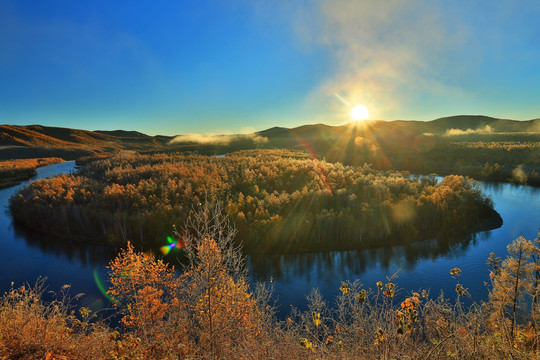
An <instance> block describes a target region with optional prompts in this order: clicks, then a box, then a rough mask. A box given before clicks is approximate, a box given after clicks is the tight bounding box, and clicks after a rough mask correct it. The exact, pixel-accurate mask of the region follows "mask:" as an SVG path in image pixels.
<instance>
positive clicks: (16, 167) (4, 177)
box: [0, 157, 64, 189]
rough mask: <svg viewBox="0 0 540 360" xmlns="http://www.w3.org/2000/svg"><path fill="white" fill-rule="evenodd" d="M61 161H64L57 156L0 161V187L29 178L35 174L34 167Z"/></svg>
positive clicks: (12, 184) (15, 183)
mask: <svg viewBox="0 0 540 360" xmlns="http://www.w3.org/2000/svg"><path fill="white" fill-rule="evenodd" d="M61 162H64V159H61V158H58V157H50V158H35V159H15V160H3V161H0V189H4V188H7V187H10V186H14V185H17V184H19V183H21V182H22V181H26V180H28V179H30V178H31V177H32V176H35V175H36V169H37V168H39V167H42V166H47V165H52V164H58V163H61Z"/></svg>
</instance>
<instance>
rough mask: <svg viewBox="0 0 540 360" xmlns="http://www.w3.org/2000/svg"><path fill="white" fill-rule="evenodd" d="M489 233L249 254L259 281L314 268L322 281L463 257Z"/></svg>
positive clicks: (256, 278) (249, 260)
mask: <svg viewBox="0 0 540 360" xmlns="http://www.w3.org/2000/svg"><path fill="white" fill-rule="evenodd" d="M489 236H490V232H489V231H488V232H481V233H476V234H469V235H467V236H466V237H465V238H445V239H431V240H424V241H418V242H414V243H412V244H407V245H398V246H386V247H380V248H373V249H366V250H351V251H332V252H320V253H307V254H281V255H280V254H271V255H260V254H256V255H249V256H248V259H247V260H248V266H249V268H250V272H251V274H252V277H253V279H254V280H256V281H265V280H266V279H268V278H270V277H271V278H272V279H274V280H277V281H279V280H285V281H288V280H290V278H291V277H303V276H306V275H307V274H309V273H312V272H313V271H315V272H317V277H318V278H319V279H321V280H323V282H325V283H328V282H334V281H335V274H336V273H345V272H352V273H354V274H357V275H358V276H361V275H362V274H363V273H365V272H366V271H367V270H369V269H372V268H374V267H377V266H379V267H380V268H381V269H383V270H387V271H390V269H391V268H394V267H396V266H397V267H398V268H400V269H401V270H405V271H407V270H412V269H414V268H415V267H416V265H417V264H418V262H419V261H421V260H426V259H428V260H436V259H437V258H439V257H443V256H445V257H456V258H457V257H460V256H462V255H463V254H464V253H466V251H467V249H468V248H469V246H470V245H475V244H476V243H477V241H478V240H486V239H488V238H489Z"/></svg>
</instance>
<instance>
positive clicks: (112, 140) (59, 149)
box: [0, 125, 161, 160]
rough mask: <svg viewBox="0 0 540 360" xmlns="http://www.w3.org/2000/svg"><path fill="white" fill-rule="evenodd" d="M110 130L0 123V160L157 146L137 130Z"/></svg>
mask: <svg viewBox="0 0 540 360" xmlns="http://www.w3.org/2000/svg"><path fill="white" fill-rule="evenodd" d="M111 133H112V134H106V133H102V132H97V131H88V130H79V129H69V128H60V127H49V126H41V125H30V126H15V125H0V159H17V158H38V157H51V156H55V157H62V158H64V159H65V160H72V159H77V158H80V157H84V156H96V155H107V154H112V153H115V152H118V151H121V150H148V149H156V148H159V147H161V145H160V144H156V142H155V139H154V137H150V136H147V135H144V134H141V133H138V132H126V131H118V132H111ZM114 133H116V134H118V135H122V136H118V135H115V134H114ZM129 135H135V136H129Z"/></svg>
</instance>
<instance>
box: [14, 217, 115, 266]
mask: <svg viewBox="0 0 540 360" xmlns="http://www.w3.org/2000/svg"><path fill="white" fill-rule="evenodd" d="M13 233H14V237H15V239H17V240H24V241H25V242H26V245H27V246H28V247H30V248H33V249H36V250H38V251H39V252H41V253H42V254H44V255H52V256H54V257H56V258H57V259H65V260H67V261H68V262H70V263H73V262H76V263H79V264H81V265H82V266H91V267H105V266H107V265H108V263H109V261H110V259H112V258H114V256H115V255H116V254H117V253H118V249H116V248H112V247H106V246H99V245H92V244H84V243H80V242H72V241H69V240H63V239H57V238H52V237H50V236H46V235H44V234H42V233H39V232H36V231H32V230H29V229H26V228H24V227H23V226H21V225H19V224H16V223H15V224H13Z"/></svg>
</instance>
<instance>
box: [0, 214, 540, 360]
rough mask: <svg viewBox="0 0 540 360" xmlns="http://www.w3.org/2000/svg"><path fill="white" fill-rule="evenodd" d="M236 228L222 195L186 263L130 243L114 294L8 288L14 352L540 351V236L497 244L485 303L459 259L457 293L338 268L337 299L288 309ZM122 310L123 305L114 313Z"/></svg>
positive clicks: (7, 323)
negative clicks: (86, 301) (467, 281)
mask: <svg viewBox="0 0 540 360" xmlns="http://www.w3.org/2000/svg"><path fill="white" fill-rule="evenodd" d="M235 234H236V230H235V229H234V227H232V226H231V224H230V222H229V220H228V218H227V216H226V215H225V213H224V211H223V209H222V208H220V206H219V205H218V206H214V207H208V206H203V207H202V208H201V210H200V211H198V212H195V213H192V214H191V215H190V217H189V218H188V219H187V220H186V222H185V224H184V225H183V226H182V227H181V228H179V230H178V231H176V233H175V236H176V237H178V238H182V239H183V249H182V251H184V253H185V257H186V259H187V261H186V262H185V264H184V265H183V266H182V267H181V268H180V269H178V270H175V269H174V268H173V267H171V266H169V265H167V264H166V263H164V262H163V260H159V259H156V258H155V257H154V256H153V254H152V253H149V252H146V253H144V252H139V251H136V250H135V249H134V247H133V246H132V245H131V244H130V243H128V244H127V246H126V247H125V248H124V249H123V250H122V251H121V252H120V253H119V254H118V255H117V256H116V258H115V259H113V260H112V261H111V262H110V264H109V276H110V288H109V289H108V290H106V289H104V291H106V292H105V294H106V295H107V296H108V298H109V299H110V301H111V303H112V304H113V307H112V309H109V312H108V313H104V312H103V310H98V311H96V312H94V311H92V309H90V308H88V307H85V306H79V307H76V306H77V304H78V302H79V299H80V298H81V297H82V296H83V294H76V295H71V294H70V293H69V288H70V286H69V285H64V286H63V287H62V288H61V289H60V290H59V291H57V292H51V291H47V288H46V283H45V280H44V279H40V280H38V281H37V282H36V284H35V285H29V284H25V285H19V284H17V286H15V285H14V284H13V283H12V285H11V289H10V290H9V291H8V292H6V293H5V294H4V295H3V296H2V297H0V357H2V358H5V359H180V358H198V359H284V358H286V359H350V358H368V359H398V358H399V359H403V358H407V359H408V358H410V359H449V358H456V359H492V358H500V359H502V358H505V359H532V358H537V357H538V350H539V337H538V334H539V332H538V329H539V326H540V325H539V320H540V312H539V311H540V307H539V305H538V295H539V289H540V282H539V280H538V279H539V278H540V274H539V269H540V267H539V259H540V256H539V254H540V247H539V244H540V242H539V240H538V239H535V240H528V239H526V238H524V237H519V238H517V239H516V240H514V241H513V242H512V243H511V244H509V245H508V254H507V256H506V258H505V259H504V260H503V259H501V258H500V257H498V256H496V254H493V253H491V254H490V257H489V258H488V259H487V262H486V263H487V265H488V266H489V268H490V269H491V271H490V273H489V279H488V281H487V282H486V284H487V286H488V289H489V298H488V300H487V301H485V302H481V303H477V302H475V301H474V299H472V298H471V297H470V295H469V293H468V289H467V288H465V287H464V286H463V284H462V283H461V275H462V274H461V272H462V271H461V269H460V268H458V267H454V268H452V269H449V271H448V272H449V274H448V275H447V276H448V279H441V281H453V282H455V284H456V286H455V293H454V294H442V293H441V294H440V295H437V294H430V293H429V291H428V290H422V289H417V290H412V291H411V290H407V289H402V288H400V287H399V278H398V277H397V276H396V275H395V274H394V275H392V276H389V277H387V278H386V279H381V280H380V281H378V282H376V283H375V284H361V283H360V282H359V281H358V280H355V281H347V280H342V281H340V280H341V279H336V284H335V286H336V289H339V295H338V296H337V297H336V298H335V299H334V304H329V303H328V302H327V301H326V300H325V299H323V298H322V296H321V294H320V293H319V292H318V291H317V290H316V289H313V291H312V292H311V293H310V294H309V295H308V296H307V298H306V301H307V309H306V310H303V311H300V310H298V309H295V308H292V310H291V312H290V314H289V315H288V317H286V318H285V319H278V318H277V317H276V313H275V311H276V307H275V306H274V304H275V302H274V301H275V299H274V298H273V296H272V287H271V284H266V285H264V284H259V285H256V286H255V287H251V286H249V285H248V282H247V271H246V268H245V266H244V261H245V260H244V258H243V256H242V252H241V249H240V248H239V247H238V246H237V245H236V242H235V241H234V237H235ZM111 311H112V316H111V315H107V314H110V312H111Z"/></svg>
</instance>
